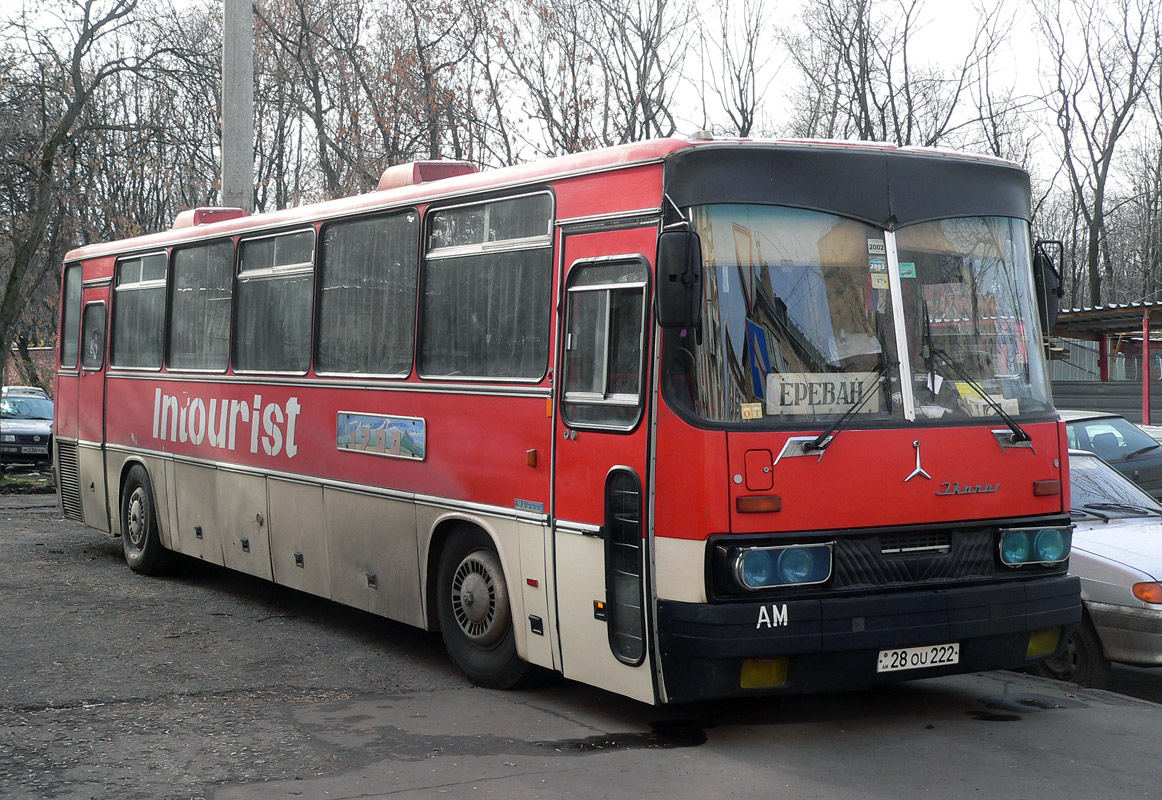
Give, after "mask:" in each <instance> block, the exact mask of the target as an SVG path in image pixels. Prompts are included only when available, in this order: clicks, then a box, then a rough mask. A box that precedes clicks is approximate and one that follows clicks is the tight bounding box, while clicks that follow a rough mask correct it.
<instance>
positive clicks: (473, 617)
mask: <svg viewBox="0 0 1162 800" xmlns="http://www.w3.org/2000/svg"><path fill="white" fill-rule="evenodd" d="M436 586H437V601H436V609H437V614H438V616H439V620H440V632H441V634H442V635H443V637H444V646H445V647H446V648H447V650H448V655H450V656H451V657H452V661H453V663H455V664H456V666H457V667H459V668H460V670H461V671H462V672H463V673H464V674H465V675H466V676H467V677H468V680H470V681H472V682H473V683H475V684H476V685H477V686H484V687H486V688H489V689H511V688H513V687H515V686H517V685H519V684H521V683H522V682H524V680H525V679H526V678H527V677H528V675H529V673H530V671H531V667H530V665H529V664H528V663H527V662H525V661H523V660H522V659H521V658H520V656H518V655H517V653H516V638H515V636H514V633H513V624H512V609H511V607H510V605H509V600H508V586H507V584H506V583H505V580H504V570H503V569H502V568H501V565H500V557H499V556H498V555H497V554H496V550H495V548H493V546H492V540H491V539H489V538H488V536H486V535H485V534H484V533H483V532H482V531H479V530H475V529H460V530H457V531H455V532H454V533H453V534H452V535H451V536H450V537H449V539H448V541H447V543H446V544H445V546H444V549H443V552H441V553H440V565H439V572H438V577H437V582H436Z"/></svg>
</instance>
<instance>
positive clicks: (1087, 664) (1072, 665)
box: [1029, 614, 1110, 689]
mask: <svg viewBox="0 0 1162 800" xmlns="http://www.w3.org/2000/svg"><path fill="white" fill-rule="evenodd" d="M1029 671H1030V672H1032V673H1033V674H1034V675H1040V676H1041V677H1043V678H1053V679H1054V680H1059V681H1068V682H1069V683H1076V684H1077V685H1079V686H1088V687H1090V688H1091V689H1100V688H1102V687H1103V686H1105V685H1106V683H1107V682H1108V681H1109V679H1110V662H1109V661H1108V660H1107V659H1106V657H1105V654H1104V653H1103V652H1102V649H1101V640H1100V639H1098V638H1097V631H1096V630H1095V629H1094V627H1093V623H1092V622H1091V621H1090V619H1089V615H1088V614H1084V615H1083V616H1082V618H1081V623H1080V624H1079V625H1078V626H1077V627H1076V628H1074V630H1073V633H1072V634H1071V635H1070V637H1069V640H1068V641H1067V642H1066V643H1065V649H1064V650H1063V651H1062V652H1061V655H1059V656H1055V657H1053V658H1050V659H1048V660H1047V661H1042V662H1040V663H1037V664H1034V665H1032V666H1031V667H1029Z"/></svg>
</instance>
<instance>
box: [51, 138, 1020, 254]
mask: <svg viewBox="0 0 1162 800" xmlns="http://www.w3.org/2000/svg"><path fill="white" fill-rule="evenodd" d="M730 146H743V147H745V146H755V147H761V148H764V149H781V150H801V149H812V150H815V149H827V150H830V149H835V150H846V151H851V150H861V151H874V152H882V153H885V154H887V153H891V152H898V153H901V154H910V155H913V156H916V155H920V156H929V157H936V158H952V159H956V160H971V161H981V162H987V163H992V164H995V165H997V166H1006V167H1010V168H1012V167H1016V168H1018V169H1020V167H1019V165H1017V164H1014V163H1012V162H1009V161H1005V160H1003V159H999V158H995V157H992V156H981V155H972V154H967V153H960V152H956V151H951V150H941V149H937V148H920V147H897V146H896V145H893V144H889V143H884V142H863V141H839V140H825V139H716V138H697V139H689V140H688V139H674V138H670V139H653V140H649V141H644V142H634V143H632V144H625V145H618V146H615V147H608V148H603V149H600V150H592V151H587V152H584V153H575V154H571V155H565V156H559V157H556V158H551V159H546V160H543V161H536V162H531V163H528V164H521V165H517V166H512V167H502V168H499V169H487V170H482V171H480V172H475V173H471V174H467V175H459V176H455V177H449V178H444V179H442V180H439V181H430V182H426V183H417V184H414V185H410V186H402V187H399V188H393V189H387V190H383V191H372V192H367V193H365V194H358V195H352V196H349V197H342V198H337V199H334V200H326V201H322V202H319V203H310V204H307V205H302V206H295V207H293V208H287V209H282V210H279V211H272V212H267V213H263V214H254V215H245V214H243V215H240V216H236V217H233V218H229V219H225V220H223V221H219V222H208V223H205V224H198V225H187V226H185V227H175V228H172V229H168V230H164V231H158V232H155V233H149V234H144V235H142V236H136V237H133V238H129V239H119V240H115V241H109V242H100V243H96V244H91V245H86V246H83V247H78V248H75V249H73V250H70V251H69V252H68V253H66V254H65V261H77V260H81V259H86V258H93V257H97V256H107V255H113V254H120V253H127V252H134V251H138V252H139V251H144V250H149V249H153V248H161V247H166V246H170V245H174V244H181V243H184V242H191V241H197V240H201V239H208V238H216V237H220V236H228V235H232V234H237V233H247V232H250V231H257V230H263V229H267V228H284V227H286V226H290V225H295V224H296V223H300V224H306V223H309V222H315V221H318V220H320V219H326V218H330V217H337V216H343V215H347V214H351V213H354V212H358V211H367V210H373V209H380V208H384V209H387V208H393V207H398V206H406V205H410V204H414V203H421V202H422V203H427V202H431V201H435V200H440V199H444V198H448V197H455V196H457V195H462V194H467V193H471V192H479V191H488V190H496V189H502V188H508V187H516V186H521V185H524V184H530V183H537V182H543V181H546V180H554V179H560V178H564V177H568V176H571V175H579V174H586V173H592V172H602V171H605V170H611V169H620V168H624V167H628V166H633V165H640V164H647V163H651V162H657V161H661V160H663V159H665V158H666V157H667V156H668V155H670V154H671V153H674V152H675V151H679V150H685V149H688V148H702V147H707V148H711V147H730Z"/></svg>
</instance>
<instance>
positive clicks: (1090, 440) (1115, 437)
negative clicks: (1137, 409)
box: [1065, 417, 1159, 461]
mask: <svg viewBox="0 0 1162 800" xmlns="http://www.w3.org/2000/svg"><path fill="white" fill-rule="evenodd" d="M1065 430H1066V435H1067V436H1068V437H1069V446H1070V447H1074V448H1077V449H1078V450H1089V451H1090V452H1091V453H1097V454H1098V455H1099V456H1101V457H1102V458H1104V459H1105V460H1106V461H1121V460H1123V459H1126V458H1130V457H1132V456H1136V455H1143V454H1145V453H1149V452H1152V451H1154V450H1157V449H1158V448H1159V445H1158V443H1157V442H1155V441H1154V440H1153V439H1151V438H1150V436H1149V435H1147V434H1146V433H1145V432H1144V431H1143V430H1142V429H1141V428H1139V427H1138V426H1137V425H1135V424H1134V423H1132V422H1130V421H1129V420H1126V419H1124V418H1122V417H1099V418H1097V419H1082V420H1077V421H1076V422H1070V423H1068V424H1067V425H1066V426H1065Z"/></svg>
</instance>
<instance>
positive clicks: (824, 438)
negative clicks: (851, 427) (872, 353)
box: [803, 358, 900, 451]
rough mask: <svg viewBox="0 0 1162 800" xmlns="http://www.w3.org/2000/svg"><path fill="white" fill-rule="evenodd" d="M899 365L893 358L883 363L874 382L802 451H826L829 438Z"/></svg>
mask: <svg viewBox="0 0 1162 800" xmlns="http://www.w3.org/2000/svg"><path fill="white" fill-rule="evenodd" d="M899 363H900V362H899V361H898V360H897V359H894V358H892V359H889V360H887V361H885V362H884V365H883V366H882V367H880V370H879V372H877V373H876V378H875V380H874V381H872V382H871V383H870V384H865V385H864V387H863V391H861V392H860V393H859V397H857V398H855V400H854V401H853V402H852V404H851V405H850V406H848V407H847V410H846V411H844V412H843V413H842V414H840V415H839V419H837V420H835V422H833V423H831V425H830V427H828V428H827V430H825V431H823V433H821V434H819V435H818V436H816V437H815V439H814V440H813V441H810V442H808V443H807V444H805V445H803V450H804V451H807V450H826V449H827V445H829V444H831V437H832V436H833V435H834V434H835V433H836V432H837V431H838V430H839V429H840V428H841V427H842V426H843V423H845V422H847V420H848V418H849V417H851V416H852V415H853V414H855V413H856V412H857V411H859V410H860V409H861V408H863V406H864V403H866V402H867V401H868V400H869V399H870V398H871V397H872V395H874V394H875V393H876V392H877V391H879V388H880V382H881V381H883V379H884V377H885V376H886V375H887V374H888V370H890V369H891V368H892V367H894V366H896V365H897V364H899Z"/></svg>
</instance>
